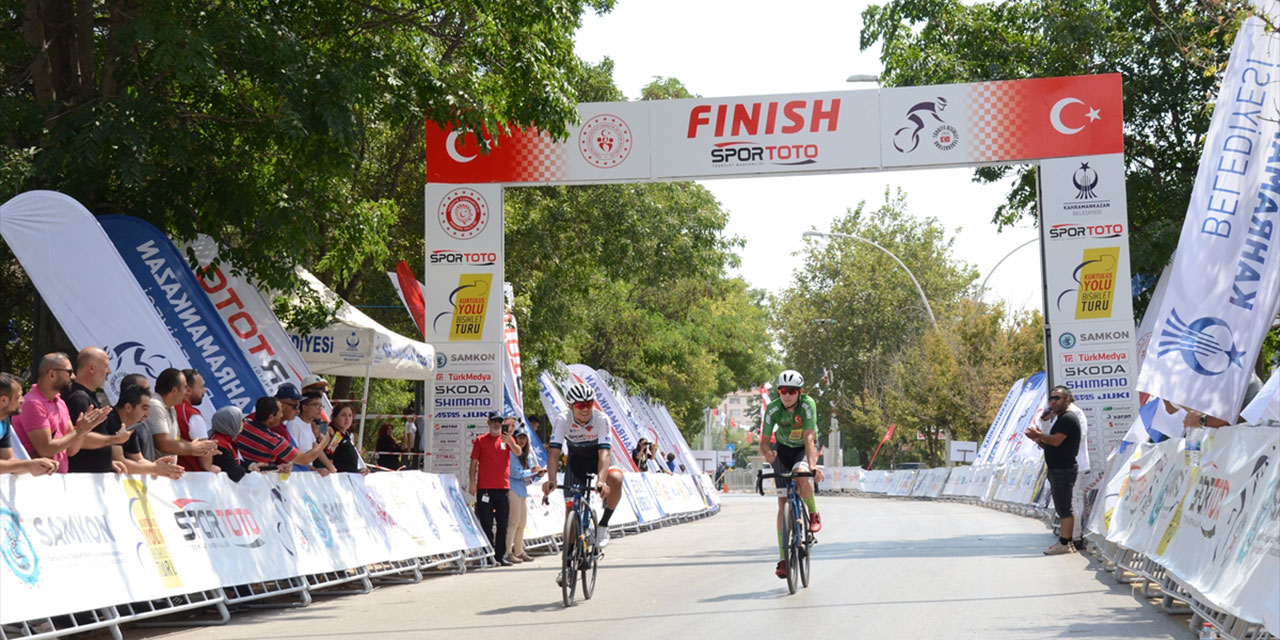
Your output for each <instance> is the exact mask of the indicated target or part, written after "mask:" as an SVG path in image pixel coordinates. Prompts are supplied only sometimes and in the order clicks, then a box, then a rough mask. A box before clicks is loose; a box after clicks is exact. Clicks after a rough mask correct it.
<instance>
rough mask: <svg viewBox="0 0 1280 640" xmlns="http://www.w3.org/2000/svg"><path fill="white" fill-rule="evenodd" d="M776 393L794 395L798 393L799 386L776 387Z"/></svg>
mask: <svg viewBox="0 0 1280 640" xmlns="http://www.w3.org/2000/svg"><path fill="white" fill-rule="evenodd" d="M778 393H781V394H783V395H788V396H789V395H794V394H797V393H800V387H778Z"/></svg>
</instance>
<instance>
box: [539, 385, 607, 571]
mask: <svg viewBox="0 0 1280 640" xmlns="http://www.w3.org/2000/svg"><path fill="white" fill-rule="evenodd" d="M564 399H565V400H566V401H567V402H568V403H569V411H568V412H566V413H564V414H561V415H560V417H558V418H556V420H555V423H554V426H553V427H552V429H551V438H550V440H549V441H548V443H547V450H548V451H547V481H546V482H544V483H542V493H543V495H549V494H550V493H551V492H552V491H555V488H556V471H557V470H558V468H559V466H560V451H561V450H565V451H566V452H567V453H568V455H567V456H566V461H567V462H566V467H567V468H566V469H565V472H564V485H565V486H566V487H572V486H573V485H575V484H581V483H582V481H583V479H584V478H585V476H586V474H588V473H595V474H596V487H597V488H600V489H601V491H600V497H601V498H603V499H604V513H602V514H601V516H600V522H599V524H598V526H597V527H596V544H597V545H599V546H600V547H601V548H604V547H605V545H608V544H609V518H610V517H612V516H613V510H614V509H616V508H617V507H618V502H619V501H620V500H622V469H620V468H618V467H615V466H611V465H610V464H609V448H610V447H609V418H608V416H606V415H605V414H604V412H603V411H600V410H599V409H596V408H595V406H596V392H595V389H592V388H591V386H590V385H587V384H584V383H578V384H575V385H573V386H571V387H569V388H568V389H567V390H565V393H564ZM623 455H626V454H625V452H624V453H623ZM562 578H563V576H556V582H560V580H561V579H562Z"/></svg>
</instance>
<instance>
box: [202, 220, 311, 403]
mask: <svg viewBox="0 0 1280 640" xmlns="http://www.w3.org/2000/svg"><path fill="white" fill-rule="evenodd" d="M178 249H179V251H180V252H181V253H182V254H183V255H185V254H186V252H187V251H192V252H194V253H195V255H196V260H197V261H198V263H199V264H200V266H201V267H203V268H204V272H203V275H201V274H197V275H196V278H197V279H198V280H199V282H200V286H201V288H203V289H204V292H205V295H207V296H209V301H210V302H212V303H213V307H214V308H215V309H217V310H218V316H219V317H221V318H222V322H223V324H225V325H226V326H227V328H228V329H230V330H231V333H232V335H234V336H235V337H236V344H237V345H239V346H240V352H241V353H243V354H244V357H245V359H246V360H248V361H249V364H250V365H251V366H252V367H253V368H254V370H255V371H257V373H258V379H259V380H261V381H262V386H263V387H264V388H265V389H266V390H267V394H268V395H274V394H275V392H276V389H278V388H279V387H280V385H282V384H284V383H286V382H288V383H291V384H293V385H294V386H296V387H298V388H299V389H301V388H302V381H303V379H305V378H306V377H307V376H308V375H310V374H311V368H310V367H309V366H308V365H307V363H306V361H305V360H303V359H302V354H300V353H298V349H297V348H296V347H294V345H293V340H292V339H291V338H290V337H289V332H288V331H286V330H285V328H284V326H282V325H281V324H280V320H278V319H277V318H276V315H275V312H274V311H272V310H271V305H270V303H268V302H267V300H266V298H264V297H262V293H261V292H259V291H258V288H257V287H255V286H254V285H252V284H250V283H249V281H248V280H246V279H245V278H244V277H242V276H238V275H235V274H234V273H231V272H230V271H229V270H227V269H224V268H223V267H222V266H217V267H213V268H212V269H210V268H209V265H210V264H211V263H213V261H214V260H215V259H216V258H217V257H218V252H219V250H220V248H219V246H218V243H216V242H214V241H213V239H212V238H210V237H209V236H206V235H203V234H201V235H199V236H197V237H196V241H195V242H193V243H191V244H189V245H182V244H179V245H178Z"/></svg>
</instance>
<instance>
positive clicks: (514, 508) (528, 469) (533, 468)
mask: <svg viewBox="0 0 1280 640" xmlns="http://www.w3.org/2000/svg"><path fill="white" fill-rule="evenodd" d="M502 422H503V424H502V427H503V429H504V430H510V431H511V433H512V434H513V435H512V439H514V440H515V441H516V445H518V446H519V447H520V453H518V454H517V453H515V452H514V451H513V452H512V453H511V456H510V457H511V474H510V478H511V493H509V494H507V497H508V498H509V499H510V501H511V506H510V515H509V522H508V524H507V553H506V556H507V559H509V560H511V562H512V563H518V562H529V561H532V560H533V557H531V556H530V555H529V554H528V553H526V552H525V550H524V525H525V520H526V519H527V517H528V515H529V505H528V501H529V485H530V484H532V483H533V482H535V481H536V480H538V478H539V477H540V476H541V475H542V474H543V473H545V472H546V470H545V469H543V468H542V467H541V466H539V465H538V461H537V459H536V458H532V457H531V456H530V451H529V449H530V448H531V447H529V432H528V431H526V430H525V428H524V427H517V426H516V419H515V418H507V419H505V420H503V421H502Z"/></svg>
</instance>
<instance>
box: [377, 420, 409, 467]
mask: <svg viewBox="0 0 1280 640" xmlns="http://www.w3.org/2000/svg"><path fill="white" fill-rule="evenodd" d="M391 428H392V427H391V423H390V422H383V423H382V424H379V425H378V442H377V444H376V445H375V446H376V447H377V449H378V466H379V467H386V468H388V469H399V468H400V467H401V466H403V465H402V461H401V459H400V456H398V455H395V454H397V453H400V452H401V451H404V449H401V448H400V443H398V442H396V434H395V433H394V432H393V431H392V430H391Z"/></svg>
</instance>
